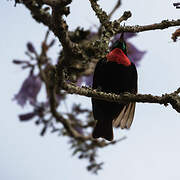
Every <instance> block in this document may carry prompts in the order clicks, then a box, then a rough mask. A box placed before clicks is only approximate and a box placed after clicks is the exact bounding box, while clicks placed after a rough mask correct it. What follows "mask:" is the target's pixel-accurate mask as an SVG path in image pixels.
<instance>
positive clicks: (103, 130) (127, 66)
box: [92, 34, 137, 141]
mask: <svg viewBox="0 0 180 180" xmlns="http://www.w3.org/2000/svg"><path fill="white" fill-rule="evenodd" d="M93 89H97V90H100V91H103V92H107V93H116V94H120V93H124V92H130V93H137V71H136V66H135V65H134V63H133V62H131V61H130V59H129V58H128V56H127V48H126V43H125V41H124V39H123V34H121V37H120V39H119V40H117V41H116V42H115V43H114V44H113V45H112V47H111V49H110V52H109V53H108V54H107V55H106V58H103V59H100V60H99V61H98V63H97V64H96V68H95V71H94V77H93ZM92 108H93V116H94V119H95V120H96V121H97V122H96V126H95V128H94V130H93V133H92V136H93V138H99V137H102V138H104V139H106V140H108V141H111V140H113V125H114V126H115V127H120V128H121V129H124V128H127V129H129V128H130V126H131V124H132V121H133V118H134V112H135V103H127V104H120V103H116V102H108V101H105V100H98V99H95V98H92Z"/></svg>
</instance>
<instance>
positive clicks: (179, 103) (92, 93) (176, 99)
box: [63, 82, 180, 113]
mask: <svg viewBox="0 0 180 180" xmlns="http://www.w3.org/2000/svg"><path fill="white" fill-rule="evenodd" d="M63 88H64V89H65V90H66V91H67V92H68V93H70V94H79V95H82V96H86V97H92V98H96V99H101V100H106V101H110V102H119V103H128V102H139V103H157V104H164V105H165V106H167V105H168V103H169V104H171V106H172V107H173V108H174V109H175V110H176V111H177V112H179V113H180V96H179V95H178V94H179V92H180V88H179V89H178V90H177V91H175V92H173V93H170V94H164V95H162V96H153V95H151V94H144V95H143V94H130V93H124V94H122V95H117V94H113V93H105V92H99V91H97V90H95V89H91V88H87V87H78V86H76V85H74V84H70V83H66V82H64V83H63Z"/></svg>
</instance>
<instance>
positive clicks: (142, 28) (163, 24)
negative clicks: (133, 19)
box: [114, 19, 180, 33]
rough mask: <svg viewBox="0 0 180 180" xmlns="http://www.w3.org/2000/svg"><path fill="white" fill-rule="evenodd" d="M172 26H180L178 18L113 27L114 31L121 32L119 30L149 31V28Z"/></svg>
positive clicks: (156, 28)
mask: <svg viewBox="0 0 180 180" xmlns="http://www.w3.org/2000/svg"><path fill="white" fill-rule="evenodd" d="M173 26H180V19H177V20H171V21H169V20H163V21H161V22H160V23H154V24H150V25H145V26H139V25H135V26H120V25H119V26H118V27H114V31H115V33H121V32H134V33H135V32H143V31H150V30H159V29H160V30H163V29H166V28H169V27H173Z"/></svg>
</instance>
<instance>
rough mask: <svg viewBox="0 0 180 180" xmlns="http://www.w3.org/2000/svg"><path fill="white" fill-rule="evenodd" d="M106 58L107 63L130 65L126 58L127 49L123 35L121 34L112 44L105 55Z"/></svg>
mask: <svg viewBox="0 0 180 180" xmlns="http://www.w3.org/2000/svg"><path fill="white" fill-rule="evenodd" d="M106 58H107V60H108V61H112V62H116V63H118V64H123V65H124V66H130V65H131V61H130V60H129V58H128V57H127V47H126V42H125V41H124V38H123V33H122V34H121V37H120V38H119V39H118V40H117V41H115V42H114V43H113V44H112V46H111V48H110V52H109V53H108V54H107V55H106Z"/></svg>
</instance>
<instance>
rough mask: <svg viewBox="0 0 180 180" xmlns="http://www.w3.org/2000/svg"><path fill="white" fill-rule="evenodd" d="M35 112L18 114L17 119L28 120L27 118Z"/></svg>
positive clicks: (29, 118) (30, 117)
mask: <svg viewBox="0 0 180 180" xmlns="http://www.w3.org/2000/svg"><path fill="white" fill-rule="evenodd" d="M36 114H37V113H36V112H30V113H26V114H20V115H19V119H20V121H28V120H31V119H32V118H33V117H34V116H35V115H36Z"/></svg>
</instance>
